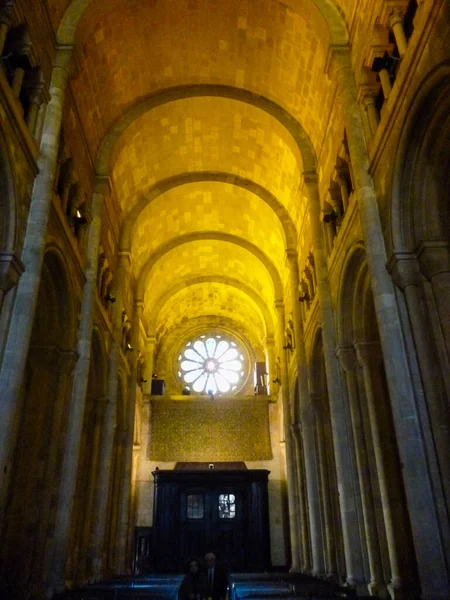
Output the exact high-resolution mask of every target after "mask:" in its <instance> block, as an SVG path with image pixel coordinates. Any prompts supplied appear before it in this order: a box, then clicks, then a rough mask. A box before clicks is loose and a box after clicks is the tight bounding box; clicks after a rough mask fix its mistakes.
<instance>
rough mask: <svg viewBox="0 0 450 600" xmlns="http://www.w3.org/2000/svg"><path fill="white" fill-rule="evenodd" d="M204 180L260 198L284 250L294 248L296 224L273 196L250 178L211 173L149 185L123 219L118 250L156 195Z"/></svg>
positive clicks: (125, 245) (124, 245)
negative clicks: (278, 231)
mask: <svg viewBox="0 0 450 600" xmlns="http://www.w3.org/2000/svg"><path fill="white" fill-rule="evenodd" d="M204 181H216V182H219V183H226V184H229V185H234V186H237V187H240V188H243V189H245V190H248V191H250V192H252V193H253V194H255V195H256V196H258V197H259V198H261V200H262V201H263V202H265V203H266V204H267V205H268V206H270V208H272V210H273V211H274V212H275V213H276V214H277V216H278V218H279V220H280V222H281V225H282V227H283V229H284V233H285V236H286V245H287V249H290V248H292V249H295V248H296V246H297V234H296V230H295V225H294V223H293V221H292V219H291V217H290V215H289V213H288V211H287V210H286V208H285V207H284V206H283V205H282V204H281V202H279V200H278V199H277V198H276V197H275V196H274V195H273V194H271V193H270V192H269V191H268V190H266V189H265V188H264V187H262V186H261V185H259V184H258V183H255V182H254V181H251V180H250V179H246V178H245V177H240V176H239V175H234V174H232V173H225V172H224V173H219V172H211V171H202V172H194V173H181V174H179V175H174V176H173V177H169V178H168V179H164V180H162V181H159V182H158V183H157V184H155V185H154V186H152V187H151V188H150V189H149V190H148V191H147V193H145V194H142V196H141V198H140V200H139V201H138V202H137V204H136V205H135V206H134V207H133V209H132V210H131V211H130V212H129V213H128V215H127V216H126V217H125V220H124V223H123V225H122V233H121V248H122V249H124V248H129V247H130V245H131V233H132V230H133V226H134V224H135V223H136V221H137V219H138V217H139V215H140V213H141V212H142V211H143V210H144V208H146V206H148V204H149V203H150V202H152V201H153V200H155V199H156V198H158V196H160V195H162V194H164V192H167V191H169V190H171V189H173V188H176V187H179V186H182V185H186V184H188V183H197V182H199V183H200V182H204Z"/></svg>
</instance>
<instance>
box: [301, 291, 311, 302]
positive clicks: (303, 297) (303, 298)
mask: <svg viewBox="0 0 450 600" xmlns="http://www.w3.org/2000/svg"><path fill="white" fill-rule="evenodd" d="M298 299H299V301H300V302H309V301H310V300H311V298H310V296H309V294H308V292H304V293H303V294H302V295H301V296H299V297H298Z"/></svg>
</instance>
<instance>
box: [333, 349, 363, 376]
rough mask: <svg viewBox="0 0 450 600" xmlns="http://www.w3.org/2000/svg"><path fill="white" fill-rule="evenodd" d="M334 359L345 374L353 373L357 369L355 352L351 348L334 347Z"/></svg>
mask: <svg viewBox="0 0 450 600" xmlns="http://www.w3.org/2000/svg"><path fill="white" fill-rule="evenodd" d="M336 357H337V359H338V361H339V364H340V365H341V367H342V369H343V370H344V371H345V372H346V373H347V372H348V371H355V370H356V368H357V367H358V362H357V360H356V352H355V349H354V348H353V346H340V345H339V346H336Z"/></svg>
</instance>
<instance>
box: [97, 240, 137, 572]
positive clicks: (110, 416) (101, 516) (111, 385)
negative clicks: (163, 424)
mask: <svg viewBox="0 0 450 600" xmlns="http://www.w3.org/2000/svg"><path fill="white" fill-rule="evenodd" d="M129 266H130V253H129V252H127V251H119V253H118V260H117V267H116V273H115V278H114V279H115V282H116V289H115V292H114V296H115V298H116V302H115V304H114V307H113V316H112V323H113V341H112V344H111V352H110V360H109V377H108V398H109V403H108V408H107V411H106V415H105V425H104V429H103V438H102V449H101V459H100V469H99V476H98V481H97V488H98V492H97V499H98V501H97V502H98V503H97V510H98V518H97V521H96V523H95V524H94V530H93V533H92V539H93V544H92V545H91V549H90V553H91V556H92V564H93V574H94V577H95V578H96V579H98V578H99V577H100V576H101V573H102V571H103V570H104V569H105V566H106V552H105V550H106V540H107V523H108V499H109V490H110V485H111V477H112V476H113V472H112V465H113V462H114V438H115V436H114V433H115V429H116V426H118V422H117V409H118V407H117V396H118V385H119V361H120V344H121V333H122V331H121V324H122V310H123V281H124V278H125V277H126V274H127V270H128V268H129Z"/></svg>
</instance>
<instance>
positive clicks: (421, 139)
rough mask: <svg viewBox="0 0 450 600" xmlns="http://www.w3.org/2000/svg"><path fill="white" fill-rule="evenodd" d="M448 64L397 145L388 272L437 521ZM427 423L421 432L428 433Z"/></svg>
mask: <svg viewBox="0 0 450 600" xmlns="http://www.w3.org/2000/svg"><path fill="white" fill-rule="evenodd" d="M449 137H450V67H449V66H448V64H447V65H442V66H440V67H439V68H437V69H436V70H435V71H434V72H433V73H432V74H431V75H430V76H429V77H428V78H427V79H426V80H425V81H424V82H423V84H422V87H421V89H420V90H419V93H418V95H417V99H416V100H415V102H414V105H413V106H412V108H411V117H410V119H409V122H408V123H407V126H406V127H405V131H404V134H403V137H402V140H401V145H400V148H399V151H398V161H397V166H396V174H395V181H394V188H393V202H392V239H393V245H394V258H395V261H393V268H392V273H393V276H394V280H395V281H396V283H397V285H398V287H399V288H400V289H401V290H402V292H403V295H404V306H405V312H406V321H407V327H408V333H409V334H410V335H411V334H412V339H413V345H414V349H415V352H416V356H417V363H418V368H419V371H420V376H421V380H422V385H423V390H424V392H425V396H426V404H427V413H428V418H429V424H430V430H431V437H432V441H431V445H432V446H433V447H434V448H435V451H436V457H437V470H438V476H437V479H438V482H437V486H438V488H441V490H442V491H441V490H439V491H437V494H438V495H440V494H442V493H443V496H444V500H443V502H444V504H445V509H444V511H443V513H442V514H443V515H444V514H445V517H444V516H443V518H445V519H447V520H448V514H449V512H450V462H449V460H448V456H449V454H450V380H449V377H448V371H449V368H450V367H449V365H450V320H449V312H448V306H449V303H450V181H449V178H448V171H449V168H450V157H449V155H448V140H449ZM428 427H429V426H428V424H427V425H426V430H428Z"/></svg>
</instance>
